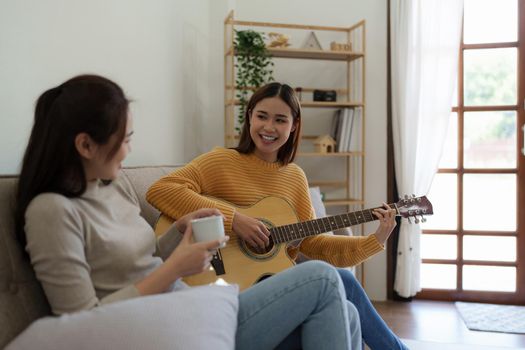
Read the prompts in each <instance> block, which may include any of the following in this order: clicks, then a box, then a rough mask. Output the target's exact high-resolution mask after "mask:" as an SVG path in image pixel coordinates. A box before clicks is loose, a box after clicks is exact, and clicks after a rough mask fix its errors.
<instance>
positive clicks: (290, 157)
mask: <svg viewBox="0 0 525 350" xmlns="http://www.w3.org/2000/svg"><path fill="white" fill-rule="evenodd" d="M270 97H279V98H280V99H281V100H283V101H284V103H286V104H287V105H288V106H289V107H290V109H291V111H292V117H293V124H294V125H295V130H294V131H292V132H291V133H290V137H289V138H288V140H287V141H286V143H285V144H284V145H283V146H282V147H281V148H280V149H279V152H278V153H277V160H278V161H279V162H281V163H282V164H283V165H286V164H288V163H291V162H293V161H294V159H295V155H296V153H297V148H298V147H299V141H300V138H301V104H300V103H299V99H298V98H297V95H296V94H295V91H294V90H293V89H292V88H291V87H290V85H287V84H281V83H278V82H273V83H270V84H267V85H264V86H263V87H261V88H259V89H258V90H257V91H255V92H254V93H253V95H252V97H251V98H250V100H249V101H248V105H247V106H246V113H245V114H244V124H243V126H242V130H241V136H240V139H239V144H238V146H237V147H235V149H236V150H237V152H239V153H244V154H248V153H252V152H253V151H254V150H255V143H254V142H253V140H252V137H251V135H250V115H251V114H252V112H253V109H254V108H255V106H256V105H257V103H259V102H260V101H262V100H264V99H265V98H270Z"/></svg>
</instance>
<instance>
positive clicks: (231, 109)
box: [224, 11, 365, 210]
mask: <svg viewBox="0 0 525 350" xmlns="http://www.w3.org/2000/svg"><path fill="white" fill-rule="evenodd" d="M254 28H257V29H255V30H260V29H261V28H262V30H264V31H266V30H268V31H277V32H279V31H286V30H296V31H301V30H302V31H308V32H310V31H314V32H321V31H322V32H334V33H336V35H339V37H340V36H341V34H344V36H345V38H346V42H347V43H349V44H351V45H352V49H353V50H352V51H330V50H309V49H301V48H294V47H288V48H270V49H269V51H270V53H271V54H272V56H273V57H274V58H279V59H289V60H308V61H312V60H322V61H336V62H345V63H346V86H344V87H333V90H336V91H337V96H338V99H337V101H335V102H318V101H308V100H306V101H305V100H303V101H301V107H302V108H303V109H311V108H312V109H316V108H331V109H334V110H335V109H338V108H360V110H361V116H360V118H361V120H360V124H359V130H358V133H359V136H360V142H359V143H360V145H359V149H358V150H352V151H351V152H340V153H337V152H336V153H317V152H311V151H310V152H302V151H300V152H299V153H298V156H299V158H300V159H301V158H306V159H312V158H314V157H318V158H319V159H325V160H328V161H333V162H346V164H345V169H346V173H345V174H344V178H343V179H341V180H331V181H328V180H323V179H313V178H309V179H308V180H309V183H310V185H311V186H320V187H321V188H325V189H326V188H328V189H330V188H332V189H333V188H340V189H344V192H345V195H344V196H342V197H343V198H329V199H327V200H325V201H324V203H325V205H326V206H343V207H346V209H349V208H350V209H355V210H358V209H361V208H363V205H364V186H365V172H364V169H365V149H364V145H365V138H364V134H365V94H364V91H365V79H364V71H365V21H360V22H359V23H356V24H355V25H353V26H350V27H331V26H316V25H297V24H285V23H268V22H249V21H239V20H235V19H234V13H233V11H231V12H230V13H229V14H228V16H227V17H226V18H225V20H224V127H225V129H224V130H225V133H224V142H225V146H226V147H232V146H235V145H236V144H237V142H238V134H237V132H236V131H235V126H236V125H235V119H236V115H235V112H236V108H235V107H236V106H238V105H239V101H237V100H236V98H235V92H236V91H237V88H236V86H235V73H236V71H235V50H234V44H233V40H234V35H235V32H234V31H235V30H243V29H254ZM308 32H307V33H308ZM356 71H357V73H356ZM306 74H308V72H306ZM274 78H275V79H276V80H277V81H279V77H278V76H274ZM359 78H360V79H359ZM248 89H250V90H252V88H248ZM301 89H302V92H303V93H304V92H306V93H311V92H312V91H313V90H314V89H315V87H302V88H301ZM326 122H327V123H331V120H327V121H326ZM317 136H319V135H303V137H302V139H303V143H304V142H312V141H313V140H314V139H315V138H316V137H317ZM330 159H332V160H330ZM342 175H343V174H342Z"/></svg>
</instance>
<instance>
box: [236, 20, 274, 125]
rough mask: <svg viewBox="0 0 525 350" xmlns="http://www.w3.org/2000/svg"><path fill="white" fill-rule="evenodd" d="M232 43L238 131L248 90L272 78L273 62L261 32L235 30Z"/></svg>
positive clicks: (242, 120)
mask: <svg viewBox="0 0 525 350" xmlns="http://www.w3.org/2000/svg"><path fill="white" fill-rule="evenodd" d="M233 44H234V46H235V56H236V59H237V62H236V63H235V68H237V75H236V78H235V85H236V87H237V92H236V97H237V98H238V99H239V102H240V111H239V115H238V117H237V120H238V122H239V124H238V126H237V127H236V130H237V131H238V132H239V131H240V127H241V126H242V124H243V123H244V114H245V108H246V104H247V103H248V92H249V91H250V90H252V89H257V88H259V87H261V86H263V85H264V84H266V83H268V82H270V81H272V80H273V68H272V67H273V62H272V59H271V55H270V53H269V52H268V50H267V49H266V45H265V43H264V35H263V34H262V33H259V32H256V31H254V30H251V29H250V30H236V31H235V40H234V42H233Z"/></svg>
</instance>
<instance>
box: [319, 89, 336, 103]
mask: <svg viewBox="0 0 525 350" xmlns="http://www.w3.org/2000/svg"><path fill="white" fill-rule="evenodd" d="M314 101H323V102H335V101H337V92H336V91H335V90H314Z"/></svg>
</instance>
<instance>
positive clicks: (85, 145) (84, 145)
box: [75, 132, 98, 159]
mask: <svg viewBox="0 0 525 350" xmlns="http://www.w3.org/2000/svg"><path fill="white" fill-rule="evenodd" d="M75 148H76V149H77V152H78V154H80V156H81V157H82V158H86V159H92V158H93V157H95V154H96V152H97V149H98V145H97V144H96V143H95V142H94V141H93V139H91V137H89V135H88V134H87V133H85V132H81V133H80V134H77V136H75Z"/></svg>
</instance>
